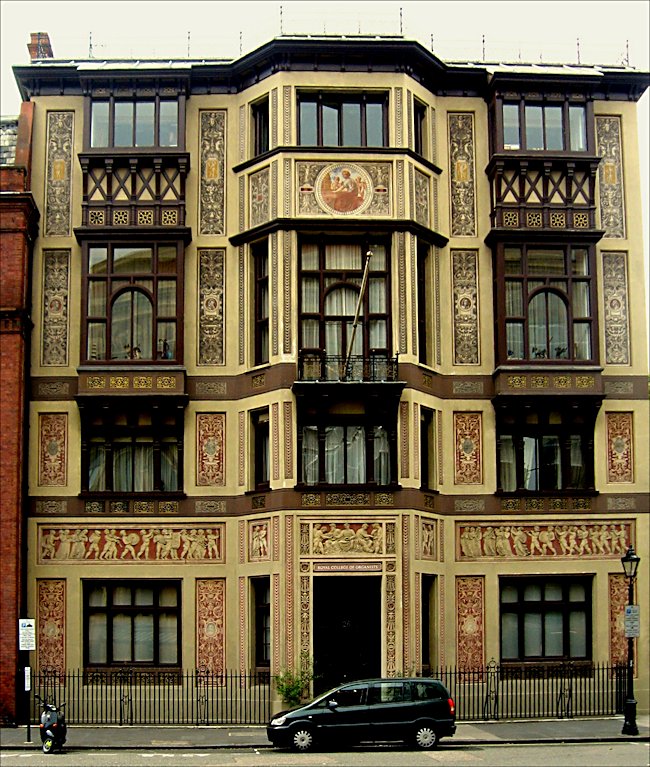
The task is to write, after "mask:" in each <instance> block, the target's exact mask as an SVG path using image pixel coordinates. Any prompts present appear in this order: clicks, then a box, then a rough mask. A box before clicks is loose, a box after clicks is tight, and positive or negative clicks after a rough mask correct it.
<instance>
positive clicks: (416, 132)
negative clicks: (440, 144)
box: [413, 98, 429, 157]
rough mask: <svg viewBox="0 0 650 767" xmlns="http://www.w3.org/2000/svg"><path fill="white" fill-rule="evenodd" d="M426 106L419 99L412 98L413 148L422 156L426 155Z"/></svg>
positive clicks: (427, 110) (427, 111)
mask: <svg viewBox="0 0 650 767" xmlns="http://www.w3.org/2000/svg"><path fill="white" fill-rule="evenodd" d="M428 113H429V108H428V106H427V105H426V104H425V103H424V102H422V101H420V100H419V99H416V98H414V99H413V149H414V151H415V152H416V154H419V155H421V156H422V157H426V156H427V153H428V152H427V150H428V144H427V135H426V129H427V115H428Z"/></svg>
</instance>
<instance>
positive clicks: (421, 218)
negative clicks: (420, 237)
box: [413, 169, 431, 227]
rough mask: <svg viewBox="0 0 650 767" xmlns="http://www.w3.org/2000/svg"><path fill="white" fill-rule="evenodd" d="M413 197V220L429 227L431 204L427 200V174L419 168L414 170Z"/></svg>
mask: <svg viewBox="0 0 650 767" xmlns="http://www.w3.org/2000/svg"><path fill="white" fill-rule="evenodd" d="M413 182H414V188H413V191H414V197H415V220H416V221H417V222H418V224H422V226H426V227H429V225H430V218H431V204H430V201H429V183H430V182H429V176H426V175H425V174H424V173H422V172H421V171H419V170H417V169H416V170H415V177H414V179H413Z"/></svg>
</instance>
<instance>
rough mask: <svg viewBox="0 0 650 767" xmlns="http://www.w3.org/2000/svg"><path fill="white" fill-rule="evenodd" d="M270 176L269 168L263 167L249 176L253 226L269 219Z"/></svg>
mask: <svg viewBox="0 0 650 767" xmlns="http://www.w3.org/2000/svg"><path fill="white" fill-rule="evenodd" d="M269 176H270V173H269V169H268V168H262V169H261V170H258V171H256V172H255V173H251V175H250V176H249V189H250V226H251V228H253V227H256V226H259V225H260V224H264V223H266V222H267V221H268V220H269V210H270V194H271V187H270V183H269Z"/></svg>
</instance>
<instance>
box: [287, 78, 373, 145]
mask: <svg viewBox="0 0 650 767" xmlns="http://www.w3.org/2000/svg"><path fill="white" fill-rule="evenodd" d="M305 104H313V105H314V111H315V115H314V118H315V123H314V125H313V129H314V133H315V139H316V141H315V142H309V141H307V140H306V135H305V134H306V131H307V125H306V121H305V118H304V117H303V116H302V107H303V105H305ZM346 104H350V105H354V106H358V107H359V126H358V128H359V136H360V141H359V142H350V141H348V140H347V139H346V136H345V131H344V124H345V118H344V116H343V110H344V105H346ZM369 105H374V106H377V107H381V125H380V126H379V129H380V131H381V142H379V143H373V142H369V133H370V131H369V121H371V120H372V117H371V115H370V114H369V110H368V107H369ZM326 108H329V109H331V110H332V117H334V114H333V113H334V112H336V123H337V129H336V132H337V138H336V141H332V142H330V141H328V140H327V139H328V136H327V128H326V127H325V125H324V121H325V118H324V110H325V109H326ZM298 143H299V145H301V146H361V147H375V146H377V147H385V146H388V93H387V92H381V93H376V92H365V91H364V92H354V91H351V92H344V91H317V92H314V91H300V92H299V93H298Z"/></svg>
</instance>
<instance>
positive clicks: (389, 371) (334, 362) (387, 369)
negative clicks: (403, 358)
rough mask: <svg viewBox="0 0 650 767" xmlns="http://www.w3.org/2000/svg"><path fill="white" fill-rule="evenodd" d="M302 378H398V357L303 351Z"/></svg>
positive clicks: (311, 379) (365, 379)
mask: <svg viewBox="0 0 650 767" xmlns="http://www.w3.org/2000/svg"><path fill="white" fill-rule="evenodd" d="M298 380H299V381H328V382H335V381H345V382H364V381H367V382H371V383H378V382H382V381H389V382H395V381H397V357H388V356H387V355H386V354H371V355H370V356H369V357H363V356H358V355H352V356H350V357H349V358H348V357H345V356H344V355H328V354H325V353H322V354H319V353H316V352H301V353H300V356H299V359H298Z"/></svg>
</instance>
